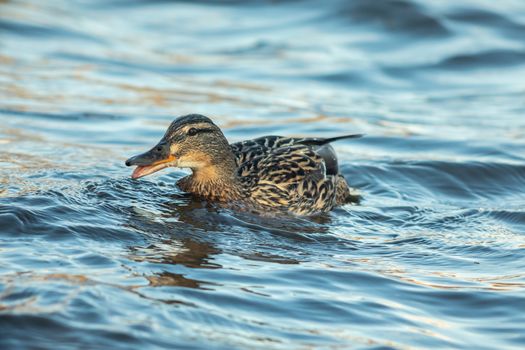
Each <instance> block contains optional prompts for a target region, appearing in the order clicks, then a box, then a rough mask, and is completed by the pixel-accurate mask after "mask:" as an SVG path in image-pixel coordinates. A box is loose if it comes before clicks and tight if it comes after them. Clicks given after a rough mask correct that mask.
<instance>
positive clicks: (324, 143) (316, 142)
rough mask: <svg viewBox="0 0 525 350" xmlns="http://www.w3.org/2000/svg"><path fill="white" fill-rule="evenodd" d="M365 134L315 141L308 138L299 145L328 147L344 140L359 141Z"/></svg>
mask: <svg viewBox="0 0 525 350" xmlns="http://www.w3.org/2000/svg"><path fill="white" fill-rule="evenodd" d="M363 136H364V135H363V134H352V135H344V136H336V137H329V138H326V139H314V138H311V139H310V138H308V139H303V140H301V141H299V143H302V144H304V145H316V146H322V145H326V144H327V143H330V142H334V141H338V140H344V139H358V138H360V137H363Z"/></svg>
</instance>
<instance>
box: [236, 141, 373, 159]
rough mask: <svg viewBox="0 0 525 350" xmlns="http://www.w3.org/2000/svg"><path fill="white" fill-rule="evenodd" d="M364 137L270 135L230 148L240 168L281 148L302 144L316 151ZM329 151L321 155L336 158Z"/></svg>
mask: <svg viewBox="0 0 525 350" xmlns="http://www.w3.org/2000/svg"><path fill="white" fill-rule="evenodd" d="M362 136H363V135H362V134H352V135H344V136H337V137H331V138H314V137H303V138H298V137H283V136H275V135H270V136H263V137H259V138H256V139H252V140H246V141H240V142H236V143H232V144H231V145H230V146H231V148H232V151H233V153H234V154H235V157H236V160H237V165H238V166H240V165H241V164H242V163H244V162H246V161H249V160H252V159H254V158H256V157H260V156H263V155H265V154H269V153H271V152H273V151H274V150H276V149H279V148H286V147H290V146H293V145H298V144H302V145H305V146H312V147H314V148H316V149H322V148H323V146H326V145H328V144H329V143H330V142H334V141H337V140H342V139H349V138H359V137H362ZM328 149H329V150H330V152H328V151H324V152H323V151H321V153H322V154H325V156H327V158H329V159H333V158H335V152H333V149H332V148H331V147H329V148H328ZM329 159H327V160H329ZM335 159H336V158H335ZM336 165H337V164H336Z"/></svg>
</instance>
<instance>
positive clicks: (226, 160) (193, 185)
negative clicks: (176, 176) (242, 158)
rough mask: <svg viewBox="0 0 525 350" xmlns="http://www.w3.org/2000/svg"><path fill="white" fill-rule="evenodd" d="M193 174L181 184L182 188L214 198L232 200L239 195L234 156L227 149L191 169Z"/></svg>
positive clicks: (239, 187) (239, 188)
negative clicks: (202, 164)
mask: <svg viewBox="0 0 525 350" xmlns="http://www.w3.org/2000/svg"><path fill="white" fill-rule="evenodd" d="M191 170H192V172H193V174H192V175H190V176H188V177H187V178H185V180H186V181H184V182H183V183H182V184H181V187H182V189H183V190H185V191H187V192H191V193H194V194H196V195H199V196H203V197H206V198H210V199H214V200H222V201H227V200H234V199H239V198H240V196H241V193H242V191H241V184H240V181H239V178H238V176H237V164H236V162H235V156H234V155H233V153H232V152H231V151H230V150H228V152H227V151H224V152H223V153H222V154H221V155H220V156H218V157H214V158H212V159H211V161H210V162H209V163H207V164H206V165H204V166H199V167H195V168H192V169H191Z"/></svg>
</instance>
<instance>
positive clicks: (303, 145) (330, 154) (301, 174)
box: [126, 114, 361, 215]
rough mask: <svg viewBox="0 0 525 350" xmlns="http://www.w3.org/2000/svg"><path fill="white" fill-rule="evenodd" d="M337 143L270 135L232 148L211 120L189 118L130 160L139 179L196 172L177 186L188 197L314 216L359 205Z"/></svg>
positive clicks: (266, 212)
mask: <svg viewBox="0 0 525 350" xmlns="http://www.w3.org/2000/svg"><path fill="white" fill-rule="evenodd" d="M359 136H361V135H348V136H342V137H336V138H331V139H321V138H290V137H282V136H265V137H260V138H257V139H253V140H247V141H242V142H237V143H233V144H231V145H230V144H229V143H228V141H227V140H226V138H225V137H224V135H223V133H222V132H221V130H220V129H219V128H218V127H217V126H216V125H215V124H214V123H213V122H212V121H211V120H210V119H209V118H207V117H204V116H201V115H196V114H192V115H188V116H184V117H180V118H178V119H176V120H175V121H173V123H172V124H171V125H170V127H169V128H168V130H167V131H166V133H165V135H164V137H163V138H162V140H161V141H160V142H159V143H158V144H157V145H156V146H155V147H153V148H152V149H151V150H150V151H148V152H146V153H144V154H141V155H138V156H135V157H133V158H130V159H128V161H127V162H126V165H128V166H130V165H137V166H138V167H137V169H136V170H135V171H134V172H133V175H132V177H133V178H139V177H142V176H146V175H148V174H151V173H153V172H155V171H158V170H160V169H163V168H165V167H168V166H174V167H180V168H191V169H192V174H191V175H189V176H186V177H184V178H182V179H181V180H179V181H178V182H177V185H178V186H179V187H180V188H181V189H182V190H183V191H185V192H190V193H192V194H194V195H196V196H200V197H203V198H206V199H208V200H212V201H219V202H223V203H229V204H230V205H232V206H235V207H238V208H244V209H248V210H255V211H258V212H260V213H264V214H268V213H276V212H287V213H293V214H297V215H313V214H317V213H322V212H327V211H330V210H332V209H333V208H334V207H336V206H339V205H342V204H345V203H349V202H356V201H357V200H358V196H356V195H353V194H352V193H351V189H350V187H349V186H348V184H347V182H346V180H345V179H344V177H343V176H342V175H341V174H340V173H339V168H338V163H337V157H336V154H335V151H334V149H333V148H332V147H331V146H330V145H329V143H330V142H332V141H335V140H338V139H342V138H353V137H359Z"/></svg>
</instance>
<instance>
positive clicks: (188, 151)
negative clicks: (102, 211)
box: [126, 114, 233, 179]
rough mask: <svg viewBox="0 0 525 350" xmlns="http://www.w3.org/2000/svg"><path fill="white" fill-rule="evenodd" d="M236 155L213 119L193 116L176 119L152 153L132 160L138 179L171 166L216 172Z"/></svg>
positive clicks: (135, 176)
mask: <svg viewBox="0 0 525 350" xmlns="http://www.w3.org/2000/svg"><path fill="white" fill-rule="evenodd" d="M232 157H233V153H232V151H231V148H230V146H229V143H228V141H227V140H226V138H225V137H224V134H223V133H222V131H221V130H220V129H219V127H218V126H217V125H215V124H214V123H213V122H212V121H211V119H210V118H208V117H205V116H203V115H199V114H190V115H186V116H183V117H179V118H177V119H175V120H174V121H173V122H172V123H171V125H170V126H169V127H168V130H167V131H166V133H165V134H164V136H163V137H162V139H161V140H160V141H159V143H157V144H156V145H155V146H154V147H153V148H152V149H150V150H149V151H147V152H145V153H142V154H139V155H136V156H134V157H131V158H129V159H128V160H127V161H126V166H136V168H135V170H134V171H133V173H132V175H131V177H132V178H133V179H138V178H141V177H143V176H146V175H150V174H153V173H155V172H157V171H159V170H162V169H164V168H167V167H177V168H191V169H192V170H193V172H194V173H195V172H198V171H201V170H202V172H204V170H206V169H208V170H213V171H216V169H218V168H220V167H221V166H223V165H224V164H227V163H230V162H231V160H232Z"/></svg>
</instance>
